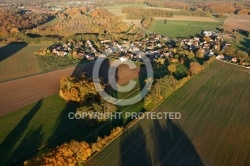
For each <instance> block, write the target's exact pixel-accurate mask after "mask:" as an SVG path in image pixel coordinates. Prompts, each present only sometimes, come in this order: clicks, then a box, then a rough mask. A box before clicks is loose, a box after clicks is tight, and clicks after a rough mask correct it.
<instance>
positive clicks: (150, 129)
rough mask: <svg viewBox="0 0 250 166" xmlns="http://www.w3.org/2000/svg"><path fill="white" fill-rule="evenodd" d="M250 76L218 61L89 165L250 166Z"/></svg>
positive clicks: (248, 72) (247, 71)
mask: <svg viewBox="0 0 250 166" xmlns="http://www.w3.org/2000/svg"><path fill="white" fill-rule="evenodd" d="M249 83H250V71H249V70H248V69H245V68H241V67H237V66H233V65H230V64H227V63H223V62H219V61H215V62H213V63H212V64H211V65H210V66H209V67H207V68H206V69H204V71H202V72H201V73H200V74H199V75H197V76H195V77H194V78H192V79H191V80H190V81H189V82H187V83H186V84H185V85H184V86H183V87H182V88H180V89H179V90H177V91H176V92H174V93H173V94H172V95H171V96H170V97H168V98H167V99H166V100H165V101H164V102H163V103H162V104H161V105H160V106H159V107H158V108H157V109H156V110H155V111H156V112H180V113H181V115H182V116H181V119H180V120H171V119H165V118H163V119H143V120H141V121H139V122H138V123H137V124H136V125H134V126H133V127H131V128H130V129H129V130H128V131H126V132H125V133H123V134H122V135H121V136H120V137H119V138H117V139H116V140H115V141H114V142H112V143H111V144H110V145H109V146H108V147H106V148H105V149H104V150H103V151H102V152H100V153H99V154H98V155H96V156H95V157H94V158H93V159H92V160H90V161H89V162H88V163H87V164H86V165H107V164H108V163H117V164H119V165H249V164H250V158H249V154H250V121H249V117H250V109H249V106H250V105H249V98H250V89H249Z"/></svg>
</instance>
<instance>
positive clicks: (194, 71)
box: [189, 62, 202, 75]
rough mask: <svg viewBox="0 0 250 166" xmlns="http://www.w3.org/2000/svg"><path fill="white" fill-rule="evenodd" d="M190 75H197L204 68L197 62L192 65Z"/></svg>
mask: <svg viewBox="0 0 250 166" xmlns="http://www.w3.org/2000/svg"><path fill="white" fill-rule="evenodd" d="M189 70H190V75H196V74H198V73H199V72H200V71H201V70H202V66H201V65H200V64H199V63H197V62H191V63H190V68H189Z"/></svg>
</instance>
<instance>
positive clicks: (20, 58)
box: [0, 44, 48, 81]
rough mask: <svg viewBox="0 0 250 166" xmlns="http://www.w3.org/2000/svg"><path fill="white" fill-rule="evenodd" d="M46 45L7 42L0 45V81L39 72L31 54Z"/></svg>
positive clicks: (35, 59) (35, 60)
mask: <svg viewBox="0 0 250 166" xmlns="http://www.w3.org/2000/svg"><path fill="white" fill-rule="evenodd" d="M47 46H48V45H40V44H38V45H27V44H8V45H1V46H0V81H2V80H6V79H11V78H16V77H21V76H25V75H30V74H35V73H39V72H41V69H40V67H39V65H38V61H37V58H36V57H35V56H34V55H33V53H34V52H35V51H38V50H39V49H41V48H42V47H47Z"/></svg>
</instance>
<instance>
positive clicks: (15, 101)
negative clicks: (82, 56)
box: [0, 61, 138, 116]
mask: <svg viewBox="0 0 250 166" xmlns="http://www.w3.org/2000/svg"><path fill="white" fill-rule="evenodd" d="M93 66H94V63H88V64H85V65H81V66H78V67H76V68H75V67H72V68H68V69H63V70H58V71H54V72H49V73H45V74H39V75H35V76H31V77H27V78H22V79H18V80H13V81H8V82H4V83H0V110H1V111H0V116H1V115H4V114H7V113H9V112H12V111H15V110H17V109H18V108H21V107H24V106H26V105H28V104H31V103H34V102H36V101H38V100H40V99H42V98H46V97H48V96H50V95H52V94H55V93H58V92H59V85H60V78H61V77H62V76H70V75H75V76H77V75H81V73H83V72H84V73H87V74H88V75H89V76H91V75H92V71H93ZM109 67H110V66H109V61H106V62H104V63H103V65H102V66H101V69H100V76H101V77H102V78H103V79H104V81H108V79H109V78H107V73H108V69H109ZM137 77H138V68H135V69H132V70H130V69H129V68H128V67H127V66H126V65H120V66H119V67H118V83H119V84H124V83H126V82H128V81H129V80H131V79H134V78H137Z"/></svg>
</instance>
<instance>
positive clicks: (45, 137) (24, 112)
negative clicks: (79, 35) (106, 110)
mask: <svg viewBox="0 0 250 166" xmlns="http://www.w3.org/2000/svg"><path fill="white" fill-rule="evenodd" d="M135 81H136V82H137V83H138V79H135ZM137 89H138V85H137V86H136V88H134V90H133V91H135V90H137ZM136 94H137V93H136ZM128 95H134V94H133V93H131V94H129V93H128V94H118V96H119V97H120V98H122V97H128ZM142 106H143V102H142V101H141V102H139V103H137V104H135V105H131V106H124V107H118V109H119V111H120V112H126V111H137V110H138V111H140V110H141V108H142ZM77 107H78V105H77V104H67V103H66V101H64V100H63V99H62V98H61V97H60V96H59V95H57V94H55V95H52V96H50V97H48V98H45V99H42V100H40V101H38V102H36V103H33V104H31V105H29V106H26V107H24V108H21V109H19V110H17V111H15V112H12V113H9V114H7V115H4V116H2V117H0V125H1V127H2V130H1V132H0V156H2V157H3V158H5V160H0V165H10V164H14V160H15V161H16V162H18V161H20V160H23V159H27V156H28V155H30V154H32V153H34V152H36V150H38V148H40V147H42V146H44V145H46V144H47V143H50V144H49V146H48V147H46V148H45V149H43V150H42V151H40V152H38V153H34V154H35V155H37V154H39V153H42V152H44V151H46V150H48V149H50V148H52V147H55V146H57V145H61V144H62V143H64V142H68V141H70V140H71V139H76V140H88V141H90V142H91V141H93V140H95V139H96V137H97V136H99V135H103V133H105V134H107V133H109V131H110V126H111V123H112V124H113V125H116V124H118V123H119V124H121V123H122V122H120V121H118V122H116V121H112V122H110V123H109V122H107V123H105V124H104V125H101V126H102V127H100V126H97V127H94V128H91V127H90V128H84V129H83V128H81V127H77V126H79V125H80V121H79V120H70V119H69V118H68V113H69V112H75V110H76V108H77ZM138 108H140V109H138ZM126 120H127V119H124V120H123V123H126ZM99 127H100V128H99ZM58 138H59V139H58ZM54 139H57V140H54ZM52 141H53V142H52ZM24 149H25V151H24Z"/></svg>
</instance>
